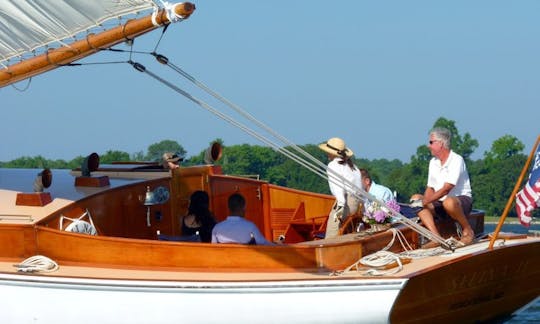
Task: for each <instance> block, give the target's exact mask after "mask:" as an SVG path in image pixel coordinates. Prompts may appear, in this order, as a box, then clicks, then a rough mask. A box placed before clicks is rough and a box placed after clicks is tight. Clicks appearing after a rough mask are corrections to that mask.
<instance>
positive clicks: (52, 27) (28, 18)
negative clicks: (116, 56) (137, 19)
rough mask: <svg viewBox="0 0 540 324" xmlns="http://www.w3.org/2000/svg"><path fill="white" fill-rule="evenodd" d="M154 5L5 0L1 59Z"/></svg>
mask: <svg viewBox="0 0 540 324" xmlns="http://www.w3.org/2000/svg"><path fill="white" fill-rule="evenodd" d="M153 7H155V4H154V2H153V1H152V0H39V1H35V0H2V1H0V63H3V62H5V61H7V60H9V59H11V58H14V57H17V56H21V55H23V54H25V53H29V52H32V51H34V50H35V49H37V48H40V47H44V46H46V45H49V44H51V43H55V42H61V41H62V40H65V39H67V38H70V37H73V36H75V35H77V34H79V33H81V32H84V31H87V30H89V29H91V28H94V27H97V26H99V25H100V24H102V23H103V22H105V21H107V20H109V19H117V18H118V17H120V16H124V15H129V14H134V13H136V12H139V11H142V10H147V9H150V8H153Z"/></svg>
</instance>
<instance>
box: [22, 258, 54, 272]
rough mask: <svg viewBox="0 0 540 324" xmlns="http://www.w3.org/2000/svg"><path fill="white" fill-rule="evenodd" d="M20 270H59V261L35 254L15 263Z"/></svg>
mask: <svg viewBox="0 0 540 324" xmlns="http://www.w3.org/2000/svg"><path fill="white" fill-rule="evenodd" d="M14 267H16V268H17V271H19V272H53V271H56V270H58V268H59V267H58V263H56V262H54V261H53V260H51V259H49V258H47V257H46V256H43V255H34V256H31V257H29V258H28V259H26V260H24V261H23V262H21V263H19V264H15V265H14Z"/></svg>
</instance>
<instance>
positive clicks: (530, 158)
mask: <svg viewBox="0 0 540 324" xmlns="http://www.w3.org/2000/svg"><path fill="white" fill-rule="evenodd" d="M538 144H540V135H539V136H538V138H536V143H534V145H533V148H532V150H531V153H530V154H529V158H528V159H527V162H525V165H524V166H523V170H521V174H520V175H519V179H518V181H517V182H516V185H515V186H514V190H513V191H512V194H511V195H510V197H509V198H508V202H507V203H506V207H505V208H504V211H503V213H502V215H501V218H500V219H499V223H498V224H497V227H496V228H495V232H494V233H493V235H492V237H491V240H490V241H489V247H488V249H490V250H493V245H494V244H495V240H496V239H497V237H498V236H499V232H500V231H501V228H502V226H503V224H504V220H505V219H506V216H507V215H508V212H509V211H510V207H511V206H512V203H513V202H514V199H515V197H516V194H517V192H518V190H519V188H520V187H521V183H522V182H523V178H524V177H525V173H526V172H527V170H528V169H529V166H530V164H531V160H532V158H533V156H534V154H535V153H536V149H537V148H538Z"/></svg>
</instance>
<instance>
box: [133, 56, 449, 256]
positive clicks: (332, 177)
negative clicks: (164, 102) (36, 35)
mask: <svg viewBox="0 0 540 324" xmlns="http://www.w3.org/2000/svg"><path fill="white" fill-rule="evenodd" d="M156 58H158V60H160V63H163V62H166V63H167V65H168V59H166V57H164V56H159V55H158V56H156ZM161 61H163V62H161ZM128 63H130V64H131V65H132V66H133V67H134V68H135V69H136V70H138V71H140V72H143V73H146V74H147V75H149V76H150V77H152V78H154V79H156V80H157V81H159V82H161V83H163V84H164V85H166V86H167V87H169V88H171V89H173V90H174V91H176V92H178V93H179V94H181V95H183V96H184V97H186V98H187V99H189V100H191V101H192V102H194V103H195V104H197V105H199V106H201V107H203V108H204V109H206V110H208V111H209V112H211V113H213V114H215V115H216V116H218V117H220V118H221V119H223V120H225V121H227V122H228V123H230V124H232V125H233V126H236V127H238V128H239V129H241V130H243V131H244V132H246V133H248V134H249V135H251V136H253V137H254V138H256V139H258V140H260V141H261V142H263V143H265V144H267V145H269V146H270V147H272V148H273V149H274V150H276V151H278V152H280V153H282V154H284V155H285V156H287V157H289V158H290V159H292V160H293V161H295V162H297V163H298V164H300V165H302V166H304V167H305V168H307V169H309V170H310V171H312V172H314V173H315V174H317V175H319V176H321V177H322V178H324V179H327V180H328V181H329V182H332V183H334V184H338V185H343V186H345V185H346V186H348V187H349V188H353V189H354V191H353V194H354V195H355V196H356V197H357V198H360V199H361V200H365V199H368V200H371V201H376V202H379V203H380V204H381V206H383V207H386V204H385V203H384V202H382V201H380V200H379V199H378V198H376V197H375V196H373V195H371V194H370V193H368V192H366V191H365V190H363V189H362V188H358V187H356V186H355V185H354V184H352V183H351V182H350V181H348V180H347V179H345V178H343V177H342V176H340V175H338V174H336V173H335V172H328V171H331V170H326V166H325V165H324V164H322V163H321V162H320V161H318V160H317V159H315V158H314V157H313V156H312V155H310V154H309V153H307V152H305V151H304V150H302V149H300V148H299V147H298V146H296V145H294V143H291V142H290V141H288V140H286V139H285V138H284V137H283V136H281V135H279V134H277V133H276V132H274V131H273V130H271V129H270V128H269V127H268V126H266V125H264V124H263V123H261V122H259V121H257V120H256V119H255V118H254V117H253V116H251V115H250V114H248V113H247V112H245V111H243V110H242V109H240V107H238V106H236V105H234V104H232V103H231V102H230V101H228V100H226V99H224V98H223V97H221V96H220V95H218V94H217V93H215V92H214V91H212V90H210V89H209V88H208V87H206V86H205V85H204V84H202V83H200V82H198V81H197V80H196V79H195V78H193V77H192V76H190V75H189V74H187V73H185V74H186V76H187V77H186V78H187V79H188V80H190V81H192V82H193V81H195V82H194V83H195V84H196V85H197V86H199V87H202V89H203V90H205V91H207V92H209V93H210V94H211V95H212V96H214V97H217V99H219V100H220V101H222V102H225V103H226V104H227V105H232V106H233V107H234V108H233V109H234V110H235V111H237V112H238V113H240V114H241V115H242V116H244V117H246V118H247V119H249V120H250V121H252V122H254V123H255V124H256V125H258V126H259V127H261V128H263V129H265V130H267V131H268V132H270V133H271V134H273V136H274V137H276V138H278V139H279V140H281V141H282V142H284V143H291V146H292V147H293V148H295V149H297V150H299V152H300V153H301V154H303V155H305V156H306V157H308V159H309V160H312V161H313V162H315V161H316V163H309V161H306V160H305V159H303V158H301V157H299V156H298V155H296V154H295V153H294V152H291V151H289V150H287V149H284V148H283V147H281V146H279V145H277V144H276V143H274V142H273V141H271V140H270V139H267V138H266V137H264V136H263V135H261V134H259V133H258V132H256V131H254V130H252V129H251V128H249V127H247V126H245V125H244V124H242V123H240V122H238V121H236V120H235V119H234V118H232V117H230V116H228V115H226V114H224V113H222V112H220V111H218V110H217V109H215V108H213V107H212V106H210V105H209V104H207V103H206V102H204V101H202V100H200V99H198V98H196V97H194V96H192V95H191V94H189V93H188V92H186V91H184V90H183V89H181V88H179V87H177V86H176V85H174V84H173V83H171V82H169V81H167V80H165V79H163V78H161V77H160V76H158V75H157V74H155V73H153V72H151V71H149V70H148V69H146V67H145V66H144V65H142V64H140V63H137V62H133V61H130V62H128ZM163 64H165V63H163ZM180 70H181V69H180ZM177 72H178V73H180V74H182V75H183V74H184V73H181V72H180V71H177ZM323 167H324V169H323ZM385 211H386V212H387V213H388V214H390V216H391V217H392V219H393V222H400V223H402V224H404V225H406V226H408V227H410V228H412V229H413V230H415V231H416V232H418V233H419V234H421V235H423V236H425V237H427V238H428V239H431V240H434V241H437V242H438V243H439V244H441V245H442V246H443V247H445V248H447V249H449V250H452V251H454V250H455V248H456V247H455V246H454V245H451V244H449V243H448V242H446V241H445V240H444V239H443V238H442V237H440V236H438V235H436V234H434V233H433V232H431V231H429V230H428V229H426V228H425V227H423V226H421V225H419V224H417V223H415V222H414V221H412V220H410V219H408V218H407V217H405V216H403V215H401V214H400V213H398V212H396V211H394V210H392V209H391V208H388V207H386V208H385Z"/></svg>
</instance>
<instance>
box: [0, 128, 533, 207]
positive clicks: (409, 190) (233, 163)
mask: <svg viewBox="0 0 540 324" xmlns="http://www.w3.org/2000/svg"><path fill="white" fill-rule="evenodd" d="M433 126H434V127H436V126H441V127H446V128H448V129H449V130H450V131H451V132H452V134H453V136H452V149H453V150H454V151H455V152H457V153H458V154H460V155H462V156H463V157H464V159H465V161H466V163H467V168H468V170H469V174H470V177H471V185H472V189H473V198H474V208H477V209H483V210H485V211H486V215H493V216H498V215H501V214H502V212H503V210H504V208H505V206H506V204H507V201H508V198H509V196H510V194H511V193H512V190H513V189H514V186H515V183H516V181H517V180H518V177H519V174H520V172H521V170H522V168H523V166H524V164H525V162H526V160H527V154H525V153H524V152H523V150H524V148H525V145H524V144H523V143H522V142H520V141H519V140H518V139H517V138H516V137H514V136H511V135H504V136H503V137H501V138H499V139H497V140H495V141H494V142H493V143H492V145H491V148H490V150H489V151H487V152H485V153H484V156H483V158H482V159H479V160H474V161H473V160H471V158H470V156H471V155H472V154H473V153H474V151H475V149H476V148H477V147H478V141H477V140H476V139H474V138H472V137H471V135H470V134H469V133H465V134H463V135H461V134H459V132H458V130H457V128H456V127H455V122H454V121H451V120H447V119H445V118H439V119H438V120H437V121H436V122H435V124H434V125H433ZM426 133H427V132H426ZM420 140H425V139H420ZM216 141H218V142H220V143H221V144H222V146H223V154H222V158H221V159H220V160H219V161H217V162H216V164H218V165H221V166H222V168H223V172H224V173H225V174H231V175H249V176H257V177H259V178H260V179H261V180H266V181H268V182H270V183H273V184H277V185H281V186H287V187H291V188H296V189H301V190H308V191H313V192H319V193H329V189H328V183H327V181H326V180H325V179H323V178H322V177H320V176H319V175H317V174H315V173H313V172H312V171H310V170H308V169H307V168H305V167H304V166H301V165H300V164H298V163H297V162H295V161H293V160H291V159H289V158H287V157H285V156H284V155H283V154H281V153H279V152H276V151H274V150H273V149H271V148H269V147H263V146H258V145H248V144H242V145H233V146H224V145H223V141H222V140H221V139H216ZM300 147H301V148H302V149H303V150H305V151H306V152H308V153H310V154H311V155H312V156H313V157H315V158H316V159H317V160H319V161H321V162H323V163H324V164H326V163H327V161H326V154H325V153H324V152H323V151H321V150H320V149H319V148H318V146H317V144H308V145H302V146H300ZM285 149H288V150H289V151H291V152H292V150H291V149H290V148H285ZM166 151H170V152H176V153H178V154H179V155H181V156H185V154H186V151H185V150H184V148H183V147H182V146H181V145H180V144H178V143H177V142H175V141H172V140H164V141H161V142H159V143H156V144H152V145H150V146H149V147H148V152H147V153H146V154H144V153H143V152H138V153H135V154H132V155H131V156H130V155H129V154H128V153H125V152H120V151H107V152H106V153H105V154H102V155H100V163H101V164H108V163H111V162H113V161H160V159H161V155H162V153H163V152H166ZM205 152H206V149H205V150H203V151H201V152H200V153H199V154H198V155H195V156H191V157H189V158H185V160H184V161H183V162H182V165H183V166H190V165H197V164H202V163H204V156H205ZM83 159H84V157H83V156H78V157H75V158H74V159H73V160H71V161H64V160H47V159H45V158H43V157H41V156H36V157H22V158H18V159H16V160H13V161H9V162H0V167H2V168H50V169H66V168H69V169H71V168H76V167H79V166H80V165H81V162H82V161H83ZM430 159H431V154H430V152H429V149H428V148H427V146H426V145H425V144H422V145H420V146H419V147H418V148H417V150H416V153H415V155H413V156H412V157H411V161H410V162H409V163H403V162H402V161H400V160H397V159H395V160H391V161H389V160H387V159H375V160H368V159H356V160H355V163H356V165H357V166H358V167H361V168H366V169H368V170H369V172H370V174H371V176H372V177H373V179H374V180H375V182H377V183H380V184H383V185H386V186H387V187H389V188H390V189H392V190H393V191H396V192H397V194H398V200H399V201H400V202H407V201H408V198H409V197H410V196H411V195H412V194H413V193H418V192H420V193H423V192H424V189H425V184H426V182H427V172H428V164H429V160H430ZM538 213H539V212H538V210H536V214H535V216H538ZM509 216H511V217H513V216H515V209H514V208H512V209H511V210H510V213H509Z"/></svg>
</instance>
